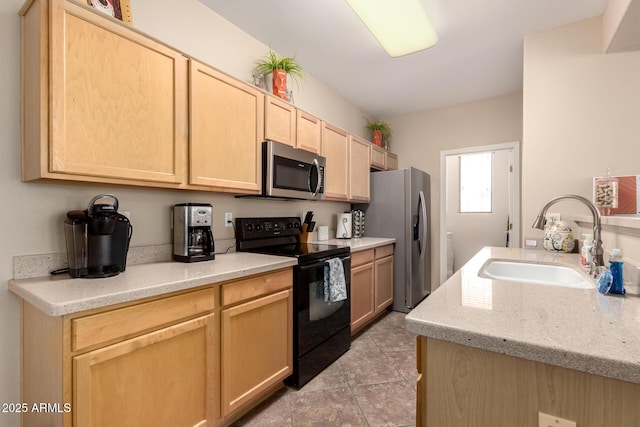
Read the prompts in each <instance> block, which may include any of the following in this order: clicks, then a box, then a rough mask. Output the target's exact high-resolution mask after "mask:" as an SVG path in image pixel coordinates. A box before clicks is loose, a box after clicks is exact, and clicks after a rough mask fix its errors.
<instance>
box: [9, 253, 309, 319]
mask: <svg viewBox="0 0 640 427" xmlns="http://www.w3.org/2000/svg"><path fill="white" fill-rule="evenodd" d="M296 262H297V260H296V259H295V258H289V257H280V256H272V255H261V254H253V253H248V252H239V253H236V252H234V253H229V254H216V259H215V260H212V261H203V262H196V263H181V262H173V261H168V262H157V263H149V264H140V265H132V266H128V267H127V270H126V271H125V272H123V273H120V274H119V275H117V276H113V277H107V278H101V279H83V278H81V279H72V278H71V277H69V276H68V275H66V274H65V275H58V276H44V277H34V278H29V279H19V280H10V281H9V289H10V290H11V291H12V292H13V293H15V294H16V295H18V296H19V297H20V298H22V299H24V300H25V301H27V302H28V303H30V304H32V305H33V306H34V307H36V308H38V309H39V310H41V311H43V312H44V313H45V314H47V315H49V316H62V315H66V314H72V313H77V312H80V311H85V310H91V309H95V308H101V307H106V306H110V305H114V304H119V303H124V302H130V301H135V300H139V299H143V298H148V297H154V296H160V295H163V294H167V293H170V292H176V291H181V290H187V289H191V288H196V287H199V286H203V285H208V284H213V283H219V282H224V281H227V280H233V279H239V278H242V277H245V276H250V275H254V274H260V273H265V272H269V271H273V270H277V269H281V268H285V267H290V266H293V265H295V264H296Z"/></svg>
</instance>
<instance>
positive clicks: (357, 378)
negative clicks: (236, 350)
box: [233, 311, 418, 427]
mask: <svg viewBox="0 0 640 427" xmlns="http://www.w3.org/2000/svg"><path fill="white" fill-rule="evenodd" d="M404 318H405V314H403V313H398V312H393V311H391V312H388V313H386V314H385V315H383V317H381V318H380V319H379V320H378V321H377V322H375V323H374V324H373V325H371V326H369V327H367V328H366V329H365V330H364V331H363V332H362V333H360V334H359V335H357V336H356V337H355V339H354V341H353V342H352V343H351V349H350V350H349V351H348V352H347V353H345V354H344V355H343V356H342V357H341V358H340V359H338V360H337V361H335V362H334V363H333V364H332V365H331V366H329V367H328V368H327V369H325V370H324V371H323V372H322V373H320V374H319V375H318V376H317V377H315V378H314V379H313V380H311V381H310V382H309V383H308V384H306V385H305V386H304V387H303V388H302V389H301V390H295V389H292V388H288V387H285V388H283V389H281V390H280V391H279V392H277V393H276V394H274V395H273V396H271V397H270V398H269V399H267V400H266V401H265V402H263V403H262V404H260V405H259V406H257V407H256V408H255V409H253V410H252V411H251V412H249V413H248V414H246V415H245V416H244V417H243V418H241V419H240V420H239V421H237V422H236V423H235V424H233V426H234V427H235V426H237V427H240V426H260V427H261V426H282V427H285V426H290V427H302V426H313V427H324V426H327V427H330V426H341V427H342V426H369V427H374V426H375V427H377V426H397V427H400V426H414V425H415V418H416V410H415V398H416V390H415V383H416V380H417V378H418V374H417V372H416V351H415V335H413V334H411V333H409V332H408V331H407V330H406V328H405V323H404Z"/></svg>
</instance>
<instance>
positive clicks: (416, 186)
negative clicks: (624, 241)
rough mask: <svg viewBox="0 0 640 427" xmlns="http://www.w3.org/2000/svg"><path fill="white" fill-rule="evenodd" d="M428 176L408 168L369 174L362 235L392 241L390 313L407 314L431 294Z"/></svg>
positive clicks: (363, 208) (429, 193)
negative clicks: (392, 311)
mask: <svg viewBox="0 0 640 427" xmlns="http://www.w3.org/2000/svg"><path fill="white" fill-rule="evenodd" d="M430 197H431V191H430V177H429V175H428V174H427V173H426V172H423V171H421V170H419V169H415V168H409V169H402V170H394V171H384V172H372V173H371V201H370V203H369V204H358V205H355V206H356V208H357V209H361V210H363V211H364V212H365V227H364V235H365V236H372V237H393V238H395V239H396V244H395V252H394V260H393V279H394V284H393V286H394V288H393V310H395V311H401V312H404V313H408V312H409V311H410V310H411V309H412V308H414V307H415V306H416V305H417V304H418V303H419V302H420V301H422V300H423V299H424V298H425V297H426V296H427V295H429V293H430V292H431V245H430V242H431V224H430V222H431V221H430V215H429V210H430V207H431V206H430V205H431V203H430Z"/></svg>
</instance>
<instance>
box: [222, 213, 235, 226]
mask: <svg viewBox="0 0 640 427" xmlns="http://www.w3.org/2000/svg"><path fill="white" fill-rule="evenodd" d="M224 226H225V227H233V213H232V212H225V213H224Z"/></svg>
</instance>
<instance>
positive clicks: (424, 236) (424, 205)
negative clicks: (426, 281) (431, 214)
mask: <svg viewBox="0 0 640 427" xmlns="http://www.w3.org/2000/svg"><path fill="white" fill-rule="evenodd" d="M419 196H420V207H421V210H420V213H421V214H422V216H421V218H420V222H422V239H421V240H420V245H419V246H420V260H424V254H425V252H427V251H426V248H425V245H426V244H427V237H428V236H427V202H426V200H425V197H424V192H423V191H422V190H420V193H419Z"/></svg>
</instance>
